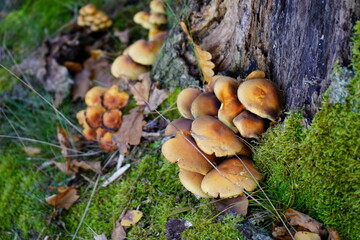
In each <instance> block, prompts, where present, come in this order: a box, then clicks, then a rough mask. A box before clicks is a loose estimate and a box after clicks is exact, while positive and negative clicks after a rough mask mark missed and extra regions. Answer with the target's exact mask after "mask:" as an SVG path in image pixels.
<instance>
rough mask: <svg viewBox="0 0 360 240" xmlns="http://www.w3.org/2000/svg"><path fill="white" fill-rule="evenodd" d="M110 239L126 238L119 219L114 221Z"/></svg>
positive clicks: (119, 239)
mask: <svg viewBox="0 0 360 240" xmlns="http://www.w3.org/2000/svg"><path fill="white" fill-rule="evenodd" d="M111 239H112V240H123V239H126V232H125V229H124V227H123V226H121V224H120V223H119V221H116V222H115V227H114V229H113V231H112V233H111Z"/></svg>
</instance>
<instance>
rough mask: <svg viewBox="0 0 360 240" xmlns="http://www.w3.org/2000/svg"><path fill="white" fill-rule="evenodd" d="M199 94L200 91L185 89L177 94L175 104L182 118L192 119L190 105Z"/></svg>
mask: <svg viewBox="0 0 360 240" xmlns="http://www.w3.org/2000/svg"><path fill="white" fill-rule="evenodd" d="M200 94H201V91H200V90H199V89H196V88H186V89H184V90H182V91H181V92H180V93H179V95H178V97H177V99H176V104H177V108H178V110H179V112H180V114H181V116H183V117H184V118H190V119H192V118H193V115H192V114H191V104H192V102H193V101H194V100H195V98H197V97H198V96H199V95H200Z"/></svg>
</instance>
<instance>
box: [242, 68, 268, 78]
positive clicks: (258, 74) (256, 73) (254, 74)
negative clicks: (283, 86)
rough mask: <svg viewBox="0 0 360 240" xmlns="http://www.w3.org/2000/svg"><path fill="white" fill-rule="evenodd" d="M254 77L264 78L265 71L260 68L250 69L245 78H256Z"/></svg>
mask: <svg viewBox="0 0 360 240" xmlns="http://www.w3.org/2000/svg"><path fill="white" fill-rule="evenodd" d="M256 78H265V73H264V72H263V71H261V70H255V71H252V72H251V73H250V74H249V75H247V77H246V78H245V80H249V79H256Z"/></svg>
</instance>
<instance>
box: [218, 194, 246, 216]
mask: <svg viewBox="0 0 360 240" xmlns="http://www.w3.org/2000/svg"><path fill="white" fill-rule="evenodd" d="M215 206H216V210H218V211H219V212H221V213H230V212H232V211H233V212H236V213H238V214H240V215H243V216H246V214H247V212H248V207H249V201H248V199H247V197H246V196H245V195H243V196H239V197H235V198H225V199H221V200H218V201H216V202H215Z"/></svg>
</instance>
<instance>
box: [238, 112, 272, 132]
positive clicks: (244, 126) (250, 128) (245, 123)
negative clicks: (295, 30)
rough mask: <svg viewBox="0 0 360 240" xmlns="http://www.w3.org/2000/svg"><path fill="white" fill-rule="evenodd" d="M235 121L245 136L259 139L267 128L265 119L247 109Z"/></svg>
mask: <svg viewBox="0 0 360 240" xmlns="http://www.w3.org/2000/svg"><path fill="white" fill-rule="evenodd" d="M233 123H234V125H235V126H236V128H237V129H238V130H239V132H240V135H241V136H242V137H244V138H256V139H259V138H260V136H261V134H263V133H264V132H265V130H266V123H265V120H264V119H263V118H261V117H259V116H257V115H255V114H253V113H251V112H249V111H247V110H245V111H243V112H241V113H240V114H239V115H238V116H236V117H235V118H234V120H233Z"/></svg>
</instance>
